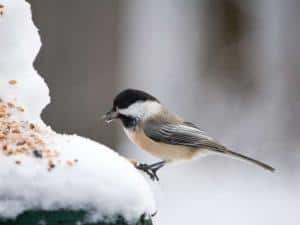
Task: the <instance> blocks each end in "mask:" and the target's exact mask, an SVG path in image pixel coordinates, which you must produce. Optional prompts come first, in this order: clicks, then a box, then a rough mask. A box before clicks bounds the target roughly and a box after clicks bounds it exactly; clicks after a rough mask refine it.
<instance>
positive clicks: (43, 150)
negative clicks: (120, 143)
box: [0, 0, 155, 220]
mask: <svg viewBox="0 0 300 225" xmlns="http://www.w3.org/2000/svg"><path fill="white" fill-rule="evenodd" d="M1 3H2V4H3V5H4V6H5V12H4V16H3V17H0V36H1V39H0V49H1V51H0V98H1V101H0V217H16V216H17V215H19V214H20V213H22V212H23V211H25V210H30V209H36V208H39V209H61V208H69V209H87V210H89V211H90V212H92V214H91V216H92V218H93V219H101V218H102V216H114V215H115V214H122V215H123V216H124V217H125V218H126V219H128V220H131V219H137V218H138V217H140V216H141V215H142V214H144V213H146V214H152V213H154V212H155V203H154V200H153V193H152V191H151V189H150V187H149V185H148V184H147V182H146V181H145V179H144V177H143V176H142V175H141V174H140V173H139V172H138V171H137V170H136V169H135V168H134V167H133V166H132V165H131V164H130V163H129V162H128V161H127V160H126V159H125V158H123V157H120V156H119V155H118V154H117V153H115V152H114V151H112V150H110V149H109V148H107V147H105V146H103V145H101V144H99V143H96V142H94V141H91V140H89V139H87V138H83V137H79V136H76V135H61V134H57V133H55V132H54V131H52V130H51V129H50V128H49V127H47V126H46V125H45V124H44V123H43V121H42V120H41V119H40V114H41V111H42V110H43V108H44V107H45V106H46V105H47V104H48V103H49V102H50V98H49V91H48V87H47V85H46V83H45V82H44V80H43V79H42V78H41V77H40V76H39V75H38V74H37V73H36V71H35V70H34V69H33V66H32V63H33V60H34V58H35V56H36V54H37V53H38V50H39V48H40V46H41V42H40V39H39V35H38V31H37V29H36V28H35V26H34V24H33V22H32V19H31V11H30V5H29V4H28V3H26V2H25V1H24V0H2V1H1ZM70 113H71V112H70Z"/></svg>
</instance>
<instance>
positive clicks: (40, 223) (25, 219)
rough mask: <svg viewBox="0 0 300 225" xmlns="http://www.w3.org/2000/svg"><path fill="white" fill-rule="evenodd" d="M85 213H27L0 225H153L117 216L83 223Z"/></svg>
mask: <svg viewBox="0 0 300 225" xmlns="http://www.w3.org/2000/svg"><path fill="white" fill-rule="evenodd" d="M86 215H87V212H86V211H72V210H57V211H42V210H35V211H27V212H24V213H23V214H21V215H19V216H18V217H17V218H16V219H14V220H1V219H0V225H153V224H152V220H151V219H148V218H145V216H144V215H143V216H141V217H140V219H139V221H138V222H137V223H135V224H128V223H127V222H126V221H125V220H124V218H123V217H122V216H117V218H116V219H115V220H114V222H97V223H84V222H82V221H84V218H85V217H86ZM79 221H81V222H79Z"/></svg>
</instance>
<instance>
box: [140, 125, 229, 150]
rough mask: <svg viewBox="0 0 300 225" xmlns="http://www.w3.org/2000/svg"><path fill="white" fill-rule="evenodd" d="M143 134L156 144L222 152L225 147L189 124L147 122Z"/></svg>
mask: <svg viewBox="0 0 300 225" xmlns="http://www.w3.org/2000/svg"><path fill="white" fill-rule="evenodd" d="M143 128H144V132H145V134H146V135H147V136H148V137H149V138H151V139H152V140H154V141H156V142H162V143H165V144H171V145H183V146H187V147H193V148H206V149H210V150H214V151H221V152H224V150H225V147H224V146H222V145H220V144H218V143H217V142H216V141H215V140H214V139H213V138H211V137H209V136H207V135H206V134H205V133H204V132H203V131H201V130H200V129H199V128H198V127H197V126H195V125H194V124H192V123H190V122H184V123H170V122H168V121H165V122H163V121H159V122H156V121H155V120H149V121H147V122H146V123H145V124H144V126H143Z"/></svg>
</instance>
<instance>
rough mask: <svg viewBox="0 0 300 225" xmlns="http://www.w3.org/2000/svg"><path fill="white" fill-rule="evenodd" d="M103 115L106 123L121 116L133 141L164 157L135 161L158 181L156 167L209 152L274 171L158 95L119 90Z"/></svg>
mask: <svg viewBox="0 0 300 225" xmlns="http://www.w3.org/2000/svg"><path fill="white" fill-rule="evenodd" d="M104 118H105V121H106V122H111V121H112V120H115V119H120V120H121V121H122V123H123V127H124V130H125V133H126V134H127V136H128V137H129V139H130V140H131V141H132V142H133V143H135V144H137V145H138V146H139V147H141V148H142V149H144V150H146V151H147V152H149V153H151V154H152V155H154V156H156V157H158V158H160V159H162V160H163V161H160V162H158V163H154V164H151V165H147V164H136V167H137V168H138V169H141V170H143V171H144V172H146V173H147V174H148V175H150V177H151V178H152V179H153V180H155V179H156V180H158V176H157V174H156V172H157V170H158V169H160V168H161V167H162V166H164V165H165V164H166V163H168V162H173V161H178V160H190V159H193V158H195V157H197V156H202V155H207V154H208V153H219V154H222V155H227V156H232V157H235V158H239V159H242V160H245V161H248V162H251V163H254V164H256V165H258V166H260V167H262V168H264V169H267V170H269V171H272V172H273V171H274V168H273V167H271V166H269V165H267V164H265V163H263V162H260V161H258V160H256V159H253V158H250V157H248V156H245V155H242V154H240V153H236V152H233V151H231V150H230V149H228V148H226V147H225V146H224V145H222V144H220V143H218V142H217V141H216V140H214V139H213V138H211V137H210V136H208V135H206V134H205V133H204V132H203V131H202V130H200V129H199V127H197V126H196V125H194V124H193V123H191V122H187V121H185V120H184V119H182V118H181V117H179V116H177V115H176V114H174V113H171V112H169V111H168V110H167V108H166V107H164V106H163V105H162V104H161V103H160V102H159V101H158V100H157V99H156V98H155V97H153V96H151V95H149V94H147V93H145V92H143V91H140V90H134V89H127V90H124V91H122V92H120V93H119V94H118V95H117V96H116V97H115V99H114V101H113V108H112V109H111V110H110V111H109V112H108V113H106V114H105V116H104Z"/></svg>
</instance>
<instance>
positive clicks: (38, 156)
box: [33, 150, 43, 158]
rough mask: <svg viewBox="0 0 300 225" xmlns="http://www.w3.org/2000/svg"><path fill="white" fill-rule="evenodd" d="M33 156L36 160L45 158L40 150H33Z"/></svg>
mask: <svg viewBox="0 0 300 225" xmlns="http://www.w3.org/2000/svg"><path fill="white" fill-rule="evenodd" d="M33 155H34V156H35V157H36V158H43V153H42V152H41V151H39V150H33Z"/></svg>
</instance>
